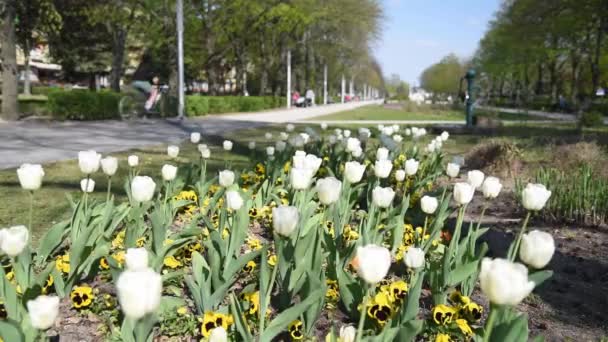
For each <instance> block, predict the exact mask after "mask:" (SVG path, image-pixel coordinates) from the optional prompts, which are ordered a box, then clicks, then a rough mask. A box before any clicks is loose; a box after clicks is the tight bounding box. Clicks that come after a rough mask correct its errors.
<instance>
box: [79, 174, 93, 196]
mask: <svg viewBox="0 0 608 342" xmlns="http://www.w3.org/2000/svg"><path fill="white" fill-rule="evenodd" d="M80 190H82V192H84V193H87V194H88V193H91V192H93V191H94V190H95V181H94V180H92V179H90V178H85V179H83V180H81V181H80Z"/></svg>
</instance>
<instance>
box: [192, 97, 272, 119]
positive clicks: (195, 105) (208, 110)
mask: <svg viewBox="0 0 608 342" xmlns="http://www.w3.org/2000/svg"><path fill="white" fill-rule="evenodd" d="M282 104H283V98H282V97H278V96H200V95H190V96H187V97H186V115H187V116H201V115H207V114H222V113H233V112H256V111H260V110H265V109H272V108H277V107H280V106H282Z"/></svg>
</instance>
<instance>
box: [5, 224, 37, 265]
mask: <svg viewBox="0 0 608 342" xmlns="http://www.w3.org/2000/svg"><path fill="white" fill-rule="evenodd" d="M29 236H30V234H29V231H28V230H27V228H26V227H25V226H14V227H10V228H3V229H0V249H1V250H2V252H3V253H4V254H6V255H8V256H9V257H16V256H17V255H19V254H21V252H23V250H24V249H25V246H27V243H28V241H29Z"/></svg>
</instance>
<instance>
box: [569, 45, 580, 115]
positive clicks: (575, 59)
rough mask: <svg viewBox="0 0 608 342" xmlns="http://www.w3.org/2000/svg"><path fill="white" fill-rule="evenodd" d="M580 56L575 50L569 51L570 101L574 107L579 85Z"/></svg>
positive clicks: (576, 101) (576, 102)
mask: <svg viewBox="0 0 608 342" xmlns="http://www.w3.org/2000/svg"><path fill="white" fill-rule="evenodd" d="M579 59H580V57H579V56H578V55H577V53H576V52H575V51H572V52H571V55H570V63H571V67H572V78H571V79H570V102H572V105H573V106H575V107H576V105H577V104H578V91H579V89H578V86H579V65H580V60H579Z"/></svg>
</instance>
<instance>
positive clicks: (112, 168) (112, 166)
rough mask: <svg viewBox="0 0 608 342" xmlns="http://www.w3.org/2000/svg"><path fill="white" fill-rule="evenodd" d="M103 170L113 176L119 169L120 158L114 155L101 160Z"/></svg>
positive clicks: (107, 174)
mask: <svg viewBox="0 0 608 342" xmlns="http://www.w3.org/2000/svg"><path fill="white" fill-rule="evenodd" d="M101 170H102V171H103V173H105V175H106V176H108V177H112V176H114V175H115V174H116V170H118V159H116V158H114V157H105V158H103V159H102V160H101Z"/></svg>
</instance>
